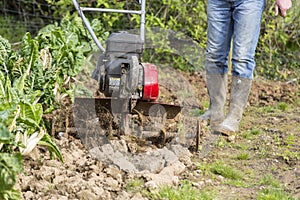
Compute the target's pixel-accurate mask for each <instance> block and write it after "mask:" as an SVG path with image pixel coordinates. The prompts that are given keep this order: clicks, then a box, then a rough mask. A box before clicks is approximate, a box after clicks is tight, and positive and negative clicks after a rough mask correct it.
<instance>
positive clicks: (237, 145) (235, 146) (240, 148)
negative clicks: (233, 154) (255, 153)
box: [234, 143, 249, 151]
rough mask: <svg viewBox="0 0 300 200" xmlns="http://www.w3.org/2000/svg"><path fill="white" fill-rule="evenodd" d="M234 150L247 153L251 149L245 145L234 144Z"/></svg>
mask: <svg viewBox="0 0 300 200" xmlns="http://www.w3.org/2000/svg"><path fill="white" fill-rule="evenodd" d="M234 148H236V149H239V150H243V151H245V150H248V149H249V145H248V144H244V143H241V144H234Z"/></svg>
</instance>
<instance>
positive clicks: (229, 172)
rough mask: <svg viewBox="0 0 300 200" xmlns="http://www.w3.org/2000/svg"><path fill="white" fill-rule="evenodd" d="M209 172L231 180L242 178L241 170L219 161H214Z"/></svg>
mask: <svg viewBox="0 0 300 200" xmlns="http://www.w3.org/2000/svg"><path fill="white" fill-rule="evenodd" d="M211 172H213V173H214V174H218V175H221V176H223V177H225V178H228V179H232V180H240V179H242V178H243V173H242V172H241V171H238V170H236V169H234V168H233V167H231V166H228V165H225V164H223V163H221V162H216V163H215V164H214V165H213V166H212V167H211Z"/></svg>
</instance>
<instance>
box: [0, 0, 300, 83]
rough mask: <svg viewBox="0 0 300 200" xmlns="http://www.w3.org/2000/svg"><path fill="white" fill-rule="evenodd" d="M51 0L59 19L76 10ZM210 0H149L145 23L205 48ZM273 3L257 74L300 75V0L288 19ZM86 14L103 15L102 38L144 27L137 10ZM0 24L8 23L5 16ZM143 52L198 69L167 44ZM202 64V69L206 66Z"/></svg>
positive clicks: (101, 2) (119, 5) (128, 4)
mask: <svg viewBox="0 0 300 200" xmlns="http://www.w3.org/2000/svg"><path fill="white" fill-rule="evenodd" d="M34 1H35V2H37V3H39V2H42V1H41V0H34ZM46 2H47V3H49V4H51V5H52V8H53V10H52V13H49V15H52V16H53V17H55V18H62V16H66V15H67V16H76V15H77V12H76V10H75V8H74V6H73V4H72V1H71V0H69V1H65V0H46ZM135 2H136V1H134V0H124V1H119V0H111V1H107V0H92V1H79V3H80V5H81V6H89V7H102V8H116V9H139V8H140V7H139V5H137V4H136V3H135ZM206 3H207V0H204V1H197V0H148V1H147V6H146V10H147V16H146V27H148V28H149V27H158V28H160V29H164V30H172V31H174V32H177V33H181V35H185V37H189V38H191V39H192V40H193V41H195V42H197V45H199V48H201V49H202V50H203V51H204V49H205V44H206V28H207V22H206ZM273 4H274V0H271V1H267V7H266V10H265V12H264V15H263V21H262V25H261V37H260V40H259V44H258V47H257V55H256V63H257V69H256V71H255V75H256V76H262V77H265V78H268V79H275V80H291V79H293V78H299V75H300V72H299V63H300V2H299V1H293V7H292V9H290V10H289V11H288V16H287V17H286V18H281V17H279V16H278V17H275V16H274V5H273ZM41 9H42V8H41ZM43 12H45V11H43ZM85 14H86V16H87V17H88V18H89V19H90V20H92V19H98V26H95V27H98V28H99V29H98V30H96V33H97V35H98V36H99V38H100V39H102V40H103V41H104V40H105V39H106V37H105V36H107V33H106V32H109V33H110V32H113V31H118V30H124V29H134V28H138V27H139V16H135V15H129V14H128V15H127V14H116V13H114V14H111V13H88V12H85ZM70 20H72V18H70ZM0 23H4V22H2V21H1V20H0ZM11 32H14V31H11ZM0 33H1V34H3V33H4V34H9V31H7V30H6V31H2V32H1V31H0ZM100 36H101V37H100ZM103 36H104V37H103ZM8 37H9V35H8ZM150 39H151V38H150ZM160 42H164V41H160ZM158 46H159V45H158ZM199 55H200V54H199ZM143 56H144V59H145V60H147V61H149V62H154V63H160V64H163V63H165V64H168V65H172V66H174V67H175V68H179V69H181V70H185V71H193V70H198V69H199V68H196V69H195V67H193V66H192V65H191V64H189V63H188V62H186V60H185V59H184V58H182V57H180V56H178V55H176V54H174V51H172V50H171V49H168V48H165V46H163V49H162V48H158V47H157V46H156V48H155V50H151V51H150V50H146V51H145V53H144V55H143ZM200 56H203V55H200ZM200 69H203V67H202V68H200ZM298 81H299V80H298Z"/></svg>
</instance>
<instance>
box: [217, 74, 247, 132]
mask: <svg viewBox="0 0 300 200" xmlns="http://www.w3.org/2000/svg"><path fill="white" fill-rule="evenodd" d="M251 85H252V79H246V78H241V77H236V76H233V77H232V84H231V91H230V103H229V112H228V114H227V116H226V118H225V120H224V121H223V122H222V123H221V124H220V126H218V127H217V129H216V130H217V131H219V132H221V133H223V134H225V135H230V134H231V133H234V132H237V131H238V130H239V124H240V121H241V119H242V115H243V112H244V109H245V107H246V104H247V101H248V97H249V94H250V90H251Z"/></svg>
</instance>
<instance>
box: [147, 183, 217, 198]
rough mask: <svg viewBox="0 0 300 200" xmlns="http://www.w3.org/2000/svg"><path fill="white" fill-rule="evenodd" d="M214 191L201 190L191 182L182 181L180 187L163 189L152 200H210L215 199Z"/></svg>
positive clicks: (165, 187)
mask: <svg viewBox="0 0 300 200" xmlns="http://www.w3.org/2000/svg"><path fill="white" fill-rule="evenodd" d="M214 196H215V195H214V192H213V191H205V190H199V189H197V188H195V187H193V185H192V183H191V182H190V181H182V183H181V184H180V186H177V187H171V186H164V187H161V188H160V189H159V190H158V192H156V193H153V196H152V199H163V200H167V199H168V200H210V199H214Z"/></svg>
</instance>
